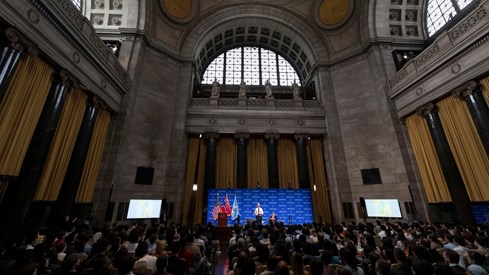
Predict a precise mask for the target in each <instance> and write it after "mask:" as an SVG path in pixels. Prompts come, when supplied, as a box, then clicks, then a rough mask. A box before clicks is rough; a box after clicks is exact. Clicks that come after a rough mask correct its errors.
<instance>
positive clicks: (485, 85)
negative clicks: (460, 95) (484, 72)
mask: <svg viewBox="0 0 489 275" xmlns="http://www.w3.org/2000/svg"><path fill="white" fill-rule="evenodd" d="M480 83H481V85H482V94H483V95H484V98H485V99H486V102H487V105H489V77H486V78H484V79H483V80H481V82H480Z"/></svg>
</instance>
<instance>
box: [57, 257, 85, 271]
mask: <svg viewBox="0 0 489 275" xmlns="http://www.w3.org/2000/svg"><path fill="white" fill-rule="evenodd" d="M79 264H80V257H79V256H78V254H77V253H71V254H70V255H67V256H66V257H65V258H64V260H63V262H62V263H61V270H62V271H64V272H69V271H73V270H75V269H76V268H77V267H78V265H79Z"/></svg>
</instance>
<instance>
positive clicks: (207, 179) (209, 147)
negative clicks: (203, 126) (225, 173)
mask: <svg viewBox="0 0 489 275" xmlns="http://www.w3.org/2000/svg"><path fill="white" fill-rule="evenodd" d="M204 138H205V144H206V148H205V171H204V200H203V205H204V206H205V205H207V193H208V191H209V189H212V188H215V187H216V155H217V139H218V138H219V133H205V134H204ZM202 217H203V218H204V220H205V219H206V217H207V211H205V212H204V213H203V216H202Z"/></svg>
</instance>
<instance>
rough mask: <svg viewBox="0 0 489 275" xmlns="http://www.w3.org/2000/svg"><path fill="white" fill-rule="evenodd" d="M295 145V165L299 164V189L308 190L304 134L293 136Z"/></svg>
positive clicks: (305, 137)
mask: <svg viewBox="0 0 489 275" xmlns="http://www.w3.org/2000/svg"><path fill="white" fill-rule="evenodd" d="M294 137H295V140H296V144H297V147H296V148H297V163H298V164H299V165H298V166H299V188H310V179H309V167H308V164H307V140H308V138H309V136H308V135H306V134H297V135H295V136H294Z"/></svg>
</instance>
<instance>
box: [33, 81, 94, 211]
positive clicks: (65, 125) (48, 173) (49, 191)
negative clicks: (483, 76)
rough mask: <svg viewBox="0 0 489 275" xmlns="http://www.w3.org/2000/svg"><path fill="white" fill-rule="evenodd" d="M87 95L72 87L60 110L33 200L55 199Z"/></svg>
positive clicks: (73, 143) (72, 146)
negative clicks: (56, 126) (59, 116)
mask: <svg viewBox="0 0 489 275" xmlns="http://www.w3.org/2000/svg"><path fill="white" fill-rule="evenodd" d="M86 105H87V96H86V95H85V93H84V92H83V91H82V90H80V89H73V90H72V91H71V92H70V93H69V95H68V98H67V99H66V102H65V104H64V107H63V111H62V112H61V118H60V120H59V124H58V128H57V129H56V133H55V135H54V138H53V142H52V144H51V148H50V149H49V154H48V157H47V159H46V163H45V164H44V169H43V171H42V175H41V178H40V180H39V185H38V187H37V190H36V195H35V196H34V200H42V201H55V200H56V199H57V198H58V193H59V190H60V189H61V185H62V184H63V179H64V177H65V174H66V169H68V164H69V162H70V157H71V152H72V151H73V148H74V147H75V142H76V138H77V136H78V131H79V130H80V126H81V123H82V121H83V115H84V113H85V108H86Z"/></svg>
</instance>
